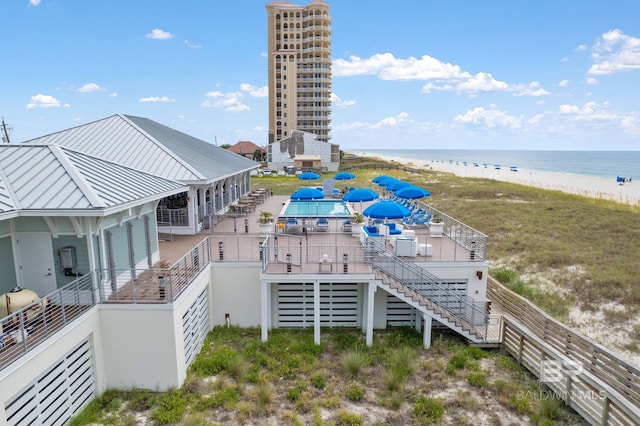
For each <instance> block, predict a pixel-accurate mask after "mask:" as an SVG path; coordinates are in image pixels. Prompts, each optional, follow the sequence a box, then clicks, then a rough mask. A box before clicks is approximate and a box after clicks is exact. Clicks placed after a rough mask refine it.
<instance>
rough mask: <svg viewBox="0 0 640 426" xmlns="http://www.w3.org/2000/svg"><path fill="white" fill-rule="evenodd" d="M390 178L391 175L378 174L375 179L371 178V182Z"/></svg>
mask: <svg viewBox="0 0 640 426" xmlns="http://www.w3.org/2000/svg"><path fill="white" fill-rule="evenodd" d="M388 178H389V176H387V175H380V176H376V177H374V178H373V179H371V182H373V183H378V182H380V181H381V180H384V179H388Z"/></svg>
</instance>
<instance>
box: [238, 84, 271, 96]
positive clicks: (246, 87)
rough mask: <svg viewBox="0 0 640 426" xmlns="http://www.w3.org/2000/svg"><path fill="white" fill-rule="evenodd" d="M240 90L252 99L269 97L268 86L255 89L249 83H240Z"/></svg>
mask: <svg viewBox="0 0 640 426" xmlns="http://www.w3.org/2000/svg"><path fill="white" fill-rule="evenodd" d="M240 90H242V91H243V92H245V93H248V94H249V96H252V97H254V98H266V97H267V96H269V86H262V87H256V86H254V85H252V84H249V83H241V84H240Z"/></svg>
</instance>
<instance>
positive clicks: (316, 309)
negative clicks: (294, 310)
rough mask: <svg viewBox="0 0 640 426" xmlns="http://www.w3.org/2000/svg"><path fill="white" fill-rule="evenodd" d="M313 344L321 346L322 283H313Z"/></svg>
mask: <svg viewBox="0 0 640 426" xmlns="http://www.w3.org/2000/svg"><path fill="white" fill-rule="evenodd" d="M313 342H314V343H315V344H316V345H319V344H320V283H319V282H318V281H314V282H313Z"/></svg>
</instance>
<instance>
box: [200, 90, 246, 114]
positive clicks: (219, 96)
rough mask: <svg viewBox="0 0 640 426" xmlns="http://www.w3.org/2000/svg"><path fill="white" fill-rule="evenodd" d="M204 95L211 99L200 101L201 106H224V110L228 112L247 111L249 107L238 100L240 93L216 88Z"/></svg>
mask: <svg viewBox="0 0 640 426" xmlns="http://www.w3.org/2000/svg"><path fill="white" fill-rule="evenodd" d="M205 96H206V97H208V98H212V99H213V100H206V101H204V102H202V106H203V107H214V108H224V110H225V111H228V112H242V111H249V109H250V108H249V107H248V106H247V105H245V104H244V103H243V102H242V101H241V100H240V98H241V97H242V93H237V92H229V93H223V92H220V91H218V90H216V91H213V92H209V93H207V94H206V95H205Z"/></svg>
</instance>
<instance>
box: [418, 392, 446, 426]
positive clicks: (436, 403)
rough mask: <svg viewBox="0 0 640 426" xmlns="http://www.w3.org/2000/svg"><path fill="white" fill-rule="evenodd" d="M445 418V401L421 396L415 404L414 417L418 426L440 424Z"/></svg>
mask: <svg viewBox="0 0 640 426" xmlns="http://www.w3.org/2000/svg"><path fill="white" fill-rule="evenodd" d="M443 416H444V401H443V400H442V399H441V398H431V397H426V396H424V395H420V396H419V397H418V399H417V400H416V402H414V403H413V417H414V419H415V420H416V422H417V423H418V424H432V423H436V422H439V421H440V420H441V419H442V417H443Z"/></svg>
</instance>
